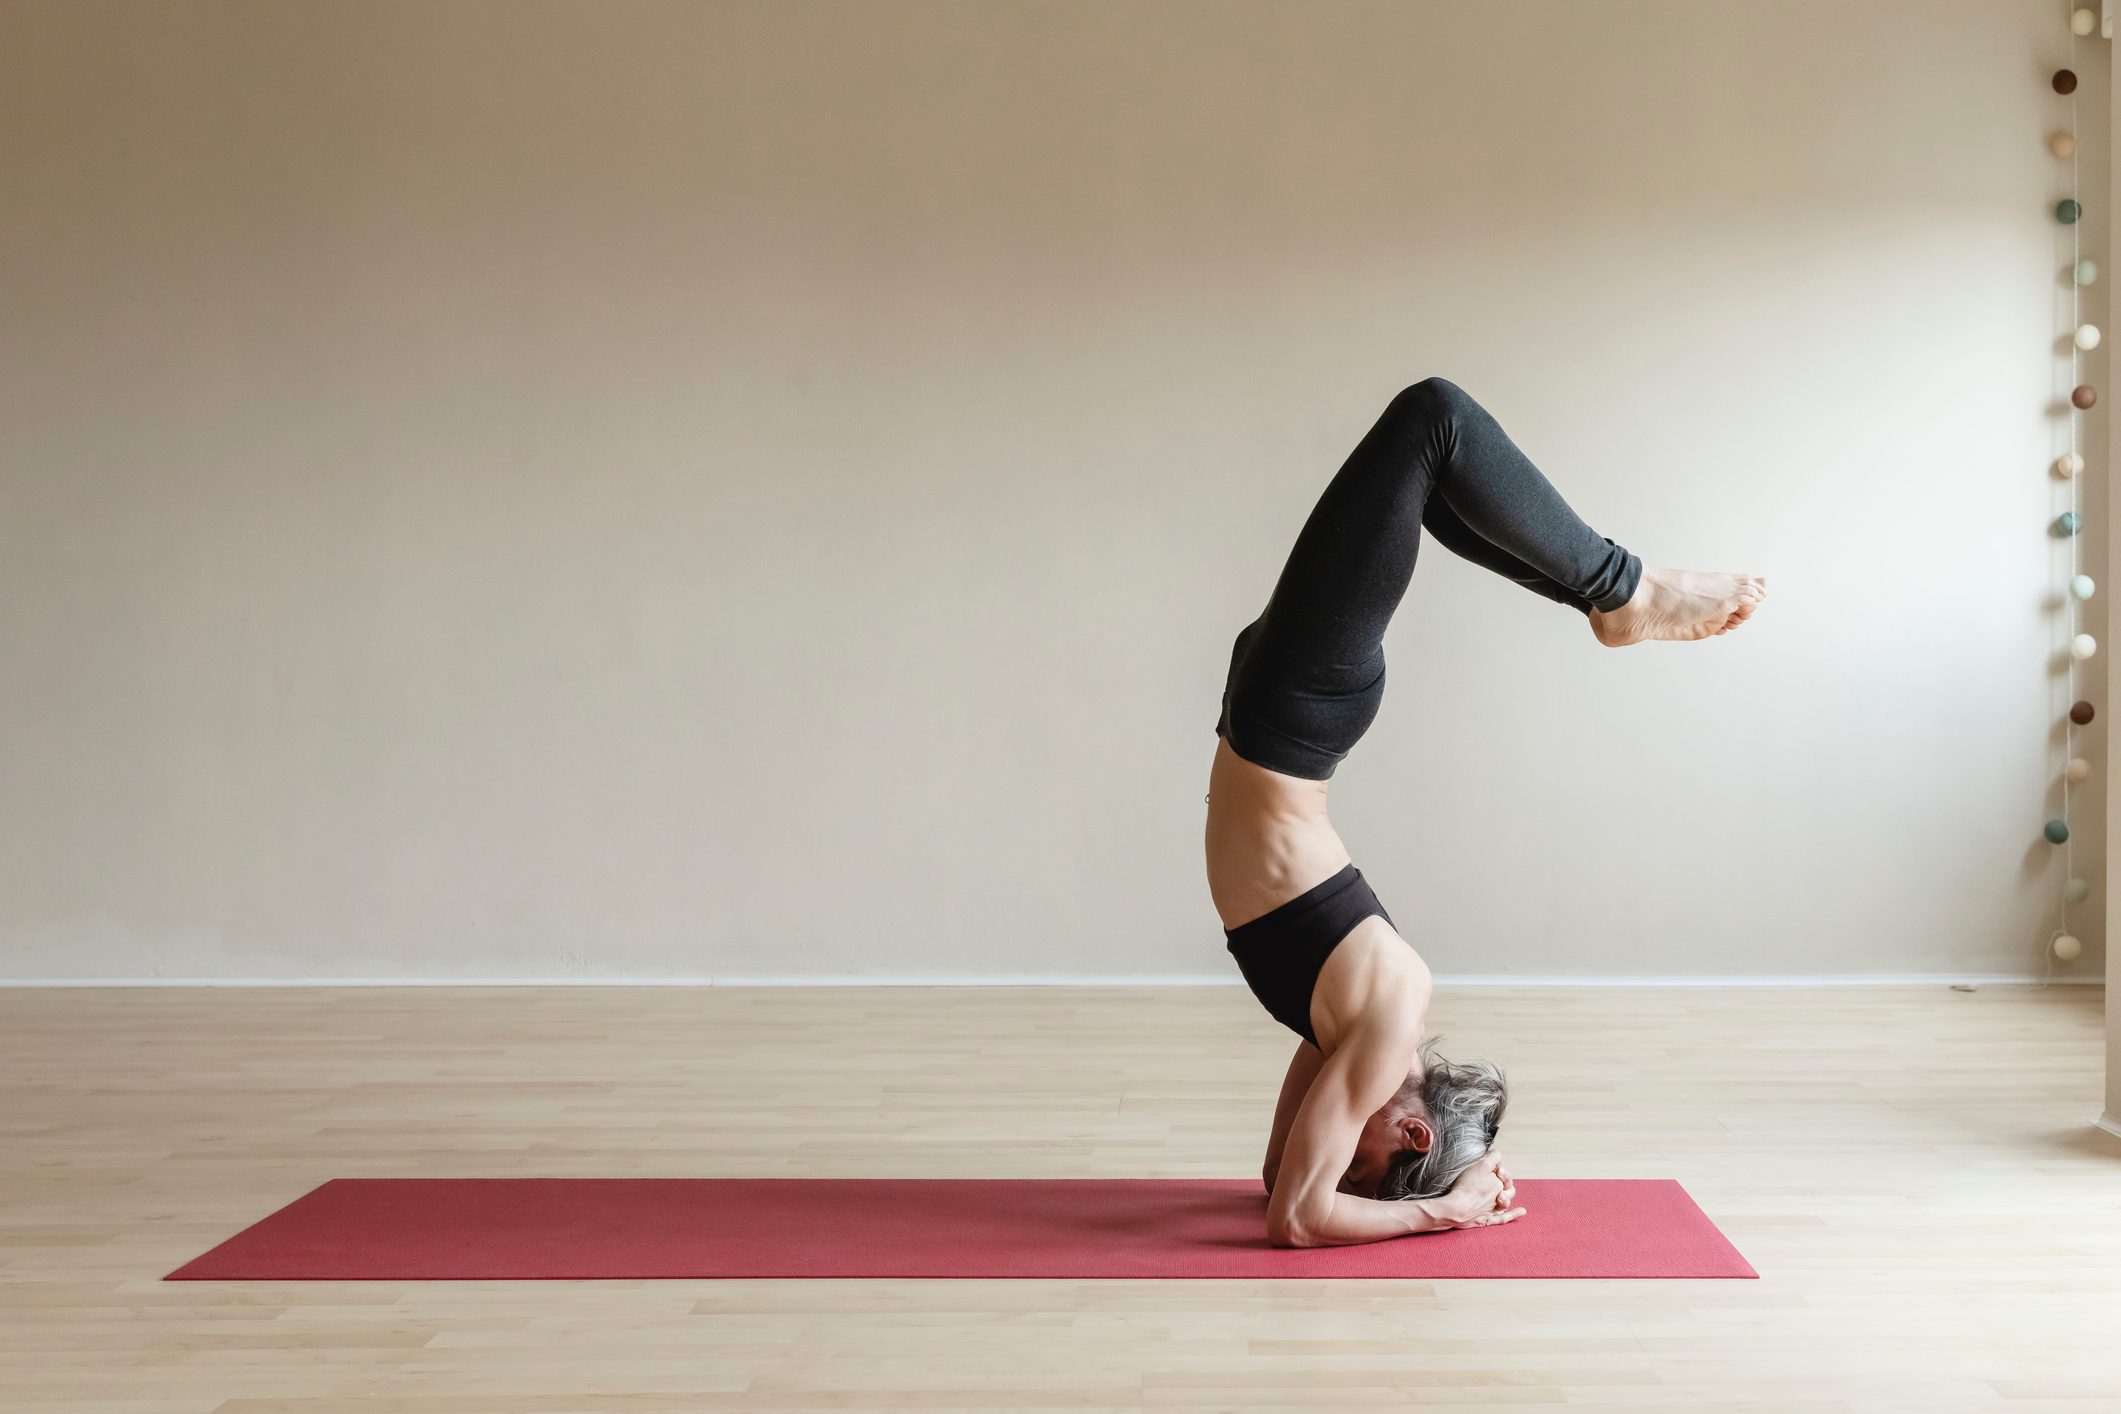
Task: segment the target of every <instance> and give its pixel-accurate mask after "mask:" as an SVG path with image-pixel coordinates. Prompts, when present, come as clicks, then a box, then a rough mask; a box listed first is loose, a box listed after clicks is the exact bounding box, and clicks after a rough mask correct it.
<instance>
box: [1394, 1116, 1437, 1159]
mask: <svg viewBox="0 0 2121 1414" xmlns="http://www.w3.org/2000/svg"><path fill="white" fill-rule="evenodd" d="M1397 1128H1398V1130H1399V1138H1400V1141H1401V1144H1402V1146H1403V1147H1405V1148H1408V1149H1418V1150H1420V1151H1421V1152H1422V1153H1424V1154H1426V1153H1428V1152H1429V1146H1430V1145H1431V1144H1434V1143H1435V1142H1436V1132H1435V1131H1434V1130H1432V1129H1430V1128H1429V1122H1428V1121H1427V1120H1425V1119H1423V1118H1422V1117H1421V1116H1420V1115H1401V1116H1400V1117H1399V1124H1398V1126H1397Z"/></svg>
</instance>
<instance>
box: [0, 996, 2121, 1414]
mask: <svg viewBox="0 0 2121 1414" xmlns="http://www.w3.org/2000/svg"><path fill="white" fill-rule="evenodd" d="M2099 1006H2100V996H2099V993H2098V992H2097V991H2095V990H2093V989H2090V988H2055V989H2052V990H2047V991H2038V990H2032V989H2028V988H1985V989H1983V990H1981V991H1979V992H1976V993H1958V992H1953V991H1950V990H1948V989H1945V988H1942V987H1936V988H1907V989H1884V990H1873V989H1840V990H1833V989H1828V990H1767V989H1729V990H1688V989H1671V990H1664V989H1641V990H1636V989H1606V988H1592V989H1582V990H1500V989H1498V990H1485V991H1482V990H1458V991H1447V992H1446V993H1445V994H1444V995H1443V996H1442V997H1440V999H1439V1009H1440V1012H1441V1016H1440V1026H1441V1029H1442V1030H1443V1031H1444V1032H1445V1034H1446V1035H1447V1037H1448V1038H1449V1041H1450V1044H1449V1045H1448V1046H1447V1048H1446V1049H1447V1051H1451V1052H1464V1053H1469V1054H1472V1053H1484V1054H1488V1055H1491V1056H1493V1057H1495V1058H1496V1059H1498V1060H1500V1061H1502V1062H1503V1063H1504V1064H1505V1065H1506V1066H1507V1067H1508V1068H1509V1070H1510V1073H1511V1079H1512V1083H1513V1098H1512V1101H1511V1110H1510V1116H1509V1118H1508V1120H1507V1121H1506V1123H1505V1124H1504V1127H1503V1136H1504V1142H1503V1149H1504V1152H1505V1154H1506V1155H1507V1156H1508V1157H1509V1158H1510V1160H1511V1165H1512V1167H1513V1168H1514V1169H1516V1170H1517V1171H1518V1172H1520V1173H1523V1174H1529V1175H1533V1176H1557V1177H1559V1176H1576V1177H1599V1176H1607V1177H1629V1176H1644V1177H1667V1176H1668V1177H1674V1178H1678V1179H1680V1180H1681V1181H1683V1182H1684V1183H1685V1184H1686V1186H1687V1187H1688V1189H1689V1190H1691V1191H1692V1192H1693V1194H1694V1196H1695V1197H1696V1199H1697V1200H1698V1201H1699V1202H1700V1203H1701V1205H1702V1206H1703V1207H1704V1208H1705V1209H1707V1210H1708V1212H1709V1214H1710V1215H1711V1216H1712V1217H1714V1218H1715V1219H1716V1220H1717V1221H1718V1222H1719V1223H1720V1224H1721V1225H1722V1226H1723V1228H1724V1230H1725V1232H1727V1233H1728V1234H1729V1235H1730V1237H1731V1238H1732V1239H1733V1240H1734V1241H1735V1242H1736V1243H1737V1244H1738V1246H1739V1247H1740V1249H1741V1250H1743V1251H1744V1252H1745V1253H1746V1255H1747V1256H1748V1257H1750V1258H1751V1259H1752V1261H1753V1263H1754V1265H1755V1266H1757V1267H1758V1268H1759V1270H1760V1273H1761V1277H1762V1279H1761V1280H1760V1281H1758V1282H1508V1281H1496V1282H1405V1283H1398V1282H1345V1283H1331V1282H1287V1283H1255V1282H1214V1281H1191V1282H1183V1281H1181V1282H1169V1283H1162V1282H1126V1281H1037V1282H1011V1281H919V1282H883V1281H840V1282H829V1281H819V1282H804V1281H772V1282H714V1281H686V1282H581V1283H562V1282H521V1283H431V1284H397V1283H357V1284H285V1285H280V1284H213V1283H207V1284H189V1283H186V1284H177V1283H169V1284H165V1283H162V1282H160V1281H158V1280H157V1279H158V1278H159V1277H160V1276H161V1275H162V1273H164V1272H165V1271H168V1270H169V1269H170V1268H172V1267H175V1266H176V1265H178V1264H179V1263H180V1262H182V1261H183V1260H185V1259H186V1258H189V1257H191V1256H193V1255H195V1254H196V1253H197V1252H199V1251H201V1250H203V1249H204V1248H206V1247H208V1246H210V1245H212V1244H213V1243H215V1242H217V1241H219V1240H220V1239H221V1238H223V1237H225V1236H227V1235H228V1234H229V1233H231V1232H233V1231H235V1230H236V1229H238V1228H240V1227H242V1226H244V1225H245V1224H247V1223H249V1222H251V1221H253V1220H254V1219H256V1218H258V1217H260V1216H262V1215H263V1214H265V1213H266V1212H268V1211H269V1210H271V1209H273V1208H275V1207H277V1206H279V1205H280V1204H282V1203H285V1202H287V1201H288V1200H290V1199H292V1198H294V1197H296V1196H297V1195H299V1194H301V1193H302V1192H304V1191H306V1190H307V1189H309V1188H310V1187H312V1186H313V1185H315V1184H317V1183H319V1182H321V1181H323V1180H325V1179H328V1178H333V1177H337V1176H345V1175H437V1176H439V1175H505V1174H554V1175H589V1174H605V1175H754V1174H755V1175H774V1174H780V1175H801V1174H809V1175H855V1174H870V1175H916V1176H941V1175H964V1176H1030V1175H1055V1176H1069V1175H1166V1176H1177V1175H1225V1176H1246V1175H1252V1174H1256V1173H1257V1171H1258V1162H1259V1146H1260V1142H1261V1139H1262V1136H1263V1134H1264V1130H1265V1126H1266V1122H1267V1117H1268V1113H1269V1111H1270V1109H1271V1107H1272V1102H1273V1097H1274V1089H1275V1084H1276V1082H1277V1080H1278V1078H1279V1075H1280V1071H1281V1066H1282V1064H1283V1061H1284V1060H1285V1058H1286V1053H1287V1045H1286V1043H1285V1040H1284V1038H1283V1037H1282V1035H1281V1034H1280V1032H1279V1029H1278V1028H1276V1027H1274V1026H1273V1025H1272V1024H1271V1023H1270V1022H1268V1021H1267V1020H1266V1019H1265V1017H1264V1016H1262V1015H1260V1014H1259V1013H1258V1012H1257V1010H1256V1006H1255V1004H1254V1003H1253V1002H1252V1001H1251V999H1250V997H1249V996H1247V995H1246V994H1245V993H1244V992H1243V991H1242V990H1241V989H1237V988H1191V989H1187V988H1165V989H1151V988H1143V989H1138V990H1116V989H1080V990H1076V989H1055V988H1020V989H985V988H980V989H899V988H877V989H867V990H837V989H835V990H811V989H794V990H746V989H715V990H695V989H596V988H585V989H561V988H553V989H494V990H449V989H434V990H428V989H420V990H408V989H381V990H343V991H342V990H328V991H327V990H310V989H298V990H271V991H260V990H217V991H201V990H148V991H12V992H0V1411H6V1414H34V1412H35V1411H48V1410H65V1411H69V1412H70V1414H78V1411H88V1410H98V1411H125V1414H144V1411H153V1412H154V1414H265V1412H266V1411H305V1414H306V1411H326V1410H347V1411H361V1414H386V1411H388V1412H389V1414H574V1411H624V1414H644V1412H645V1411H656V1410H692V1409H758V1410H798V1409H890V1410H951V1411H958V1410H972V1409H1137V1408H1139V1409H1148V1408H1156V1409H1165V1408H1183V1409H1195V1410H1209V1409H1267V1408H1273V1409H1291V1410H1310V1409H1317V1410H1334V1409H1341V1408H1367V1407H1383V1406H1419V1407H1423V1408H1436V1409H1453V1408H1466V1409H1473V1408H1483V1409H1484V1408H1491V1407H1507V1408H1511V1409H1551V1408H1562V1407H1567V1408H1593V1409H1603V1410H1685V1411H1711V1410H1762V1411H1766V1410H1773V1411H1778V1414H1786V1411H1793V1410H1910V1411H1914V1410H1920V1411H1925V1414H1935V1411H1942V1410H1960V1409H1965V1410H1992V1409H2028V1410H2032V1409H2037V1410H2043V1411H2086V1414H2090V1411H2101V1414H2112V1412H2113V1411H2116V1410H2121V1140H2115V1139H2112V1138H2110V1137H2108V1136H2106V1135H2104V1134H2101V1133H2098V1132H2096V1131H2094V1130H2092V1129H2091V1128H2090V1125H2089V1122H2090V1120H2091V1119H2092V1118H2093V1116H2094V1115H2095V1114H2096V1113H2097V1112H2098V1107H2099V1095H2098V1076H2099V1073H2100V1035H2099V1028H2098V1021H2099ZM1415 1240H1419V1239H1415Z"/></svg>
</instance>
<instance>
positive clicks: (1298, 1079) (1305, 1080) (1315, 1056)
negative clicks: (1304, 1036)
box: [1260, 1041, 1326, 1189]
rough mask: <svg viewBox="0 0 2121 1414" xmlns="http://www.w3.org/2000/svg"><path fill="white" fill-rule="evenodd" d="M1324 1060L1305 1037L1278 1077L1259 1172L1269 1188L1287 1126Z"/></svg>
mask: <svg viewBox="0 0 2121 1414" xmlns="http://www.w3.org/2000/svg"><path fill="white" fill-rule="evenodd" d="M1325 1063H1326V1057H1325V1053H1324V1052H1322V1051H1320V1050H1319V1049H1318V1047H1316V1046H1314V1045H1312V1044H1311V1043H1310V1042H1309V1041H1298V1042H1297V1043H1296V1054H1295V1055H1292V1056H1290V1057H1289V1069H1288V1072H1287V1073H1286V1074H1285V1075H1283V1076H1282V1078H1281V1095H1280V1096H1279V1097H1278V1098H1277V1099H1276V1100H1275V1101H1274V1127H1273V1129H1272V1130H1271V1131H1270V1132H1269V1133H1268V1135H1267V1161H1266V1164H1265V1166H1264V1169H1263V1171H1262V1173H1261V1175H1260V1176H1261V1177H1262V1178H1263V1179H1264V1180H1265V1181H1266V1185H1267V1187H1268V1188H1269V1189H1271V1188H1273V1187H1274V1180H1275V1173H1276V1171H1277V1170H1278V1169H1279V1168H1280V1167H1281V1156H1282V1151H1283V1150H1284V1149H1285V1148H1286V1147H1287V1146H1288V1142H1289V1126H1290V1125H1292V1124H1294V1123H1295V1122H1296V1108H1297V1106H1299V1105H1301V1104H1302V1103H1303V1100H1304V1096H1305V1095H1307V1094H1308V1093H1310V1090H1311V1082H1312V1081H1313V1080H1314V1079H1316V1078H1317V1076H1318V1068H1319V1067H1320V1066H1322V1065H1324V1064H1325Z"/></svg>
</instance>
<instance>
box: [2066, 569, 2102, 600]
mask: <svg viewBox="0 0 2121 1414" xmlns="http://www.w3.org/2000/svg"><path fill="white" fill-rule="evenodd" d="M2098 590H2099V586H2098V585H2096V584H2094V583H2092V577H2091V576H2090V575H2088V574H2080V575H2077V576H2076V577H2075V578H2073V579H2071V580H2070V582H2069V592H2070V593H2071V594H2072V595H2074V596H2075V597H2077V598H2079V599H2089V598H2091V597H2092V595H2094V594H2096V593H2097V592H2098Z"/></svg>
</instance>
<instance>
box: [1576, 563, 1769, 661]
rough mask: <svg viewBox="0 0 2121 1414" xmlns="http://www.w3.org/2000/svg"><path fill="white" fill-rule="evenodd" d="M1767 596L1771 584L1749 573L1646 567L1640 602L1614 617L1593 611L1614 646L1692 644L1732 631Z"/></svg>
mask: <svg viewBox="0 0 2121 1414" xmlns="http://www.w3.org/2000/svg"><path fill="white" fill-rule="evenodd" d="M1766 597H1767V581H1766V580H1764V579H1756V578H1754V577H1753V576H1752V575H1749V574H1712V573H1709V572H1707V571H1704V570H1650V569H1646V570H1644V571H1643V572H1642V583H1641V584H1639V585H1637V586H1636V587H1635V597H1634V598H1632V599H1630V600H1628V602H1627V603H1625V604H1623V605H1621V606H1620V607H1619V608H1617V609H1615V610H1613V611H1612V612H1611V613H1607V612H1605V611H1604V610H1601V609H1593V610H1592V611H1591V632H1592V633H1594V634H1596V635H1597V636H1598V641H1599V642H1600V643H1603V644H1604V645H1605V646H1606V647H1608V648H1625V647H1627V646H1628V645H1629V644H1631V643H1648V642H1649V641H1650V640H1652V639H1662V640H1664V641H1665V642H1668V643H1691V642H1693V641H1694V640H1695V639H1697V638H1714V637H1715V636H1716V635H1717V634H1720V633H1729V632H1730V631H1731V630H1732V629H1734V628H1736V627H1738V625H1740V624H1742V623H1744V622H1745V621H1746V620H1747V619H1749V618H1751V617H1752V616H1753V610H1755V609H1757V608H1759V607H1760V601H1761V600H1762V599H1765V598H1766Z"/></svg>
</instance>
